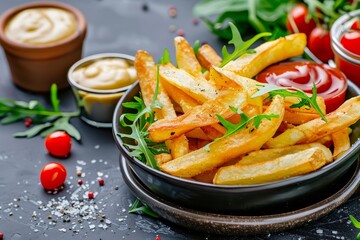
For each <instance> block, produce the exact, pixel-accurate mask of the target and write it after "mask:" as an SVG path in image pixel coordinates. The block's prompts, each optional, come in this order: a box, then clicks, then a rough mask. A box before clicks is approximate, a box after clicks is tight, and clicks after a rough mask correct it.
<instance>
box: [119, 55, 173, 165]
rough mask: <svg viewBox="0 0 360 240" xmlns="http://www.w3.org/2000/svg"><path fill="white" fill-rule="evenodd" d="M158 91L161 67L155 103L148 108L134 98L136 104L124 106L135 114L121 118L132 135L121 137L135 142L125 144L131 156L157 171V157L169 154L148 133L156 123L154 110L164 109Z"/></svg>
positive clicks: (161, 144)
mask: <svg viewBox="0 0 360 240" xmlns="http://www.w3.org/2000/svg"><path fill="white" fill-rule="evenodd" d="M164 55H165V52H164ZM158 89H159V66H157V68H156V88H155V93H154V98H153V102H152V103H151V104H150V105H149V106H146V105H145V103H144V101H143V100H142V99H141V98H140V97H134V100H135V102H127V103H124V104H123V106H124V107H126V108H129V109H132V110H133V111H134V112H135V113H124V114H122V115H121V116H120V124H121V126H123V127H128V128H130V133H120V137H122V138H127V139H130V140H133V143H124V145H125V146H126V147H127V148H128V149H129V150H130V155H131V156H132V157H136V158H137V159H139V160H140V161H143V162H144V163H145V164H146V165H148V166H150V167H152V168H155V169H159V167H158V166H157V163H156V161H155V155H156V154H159V153H161V152H167V151H166V150H167V149H166V147H165V144H164V143H154V142H152V141H151V140H150V138H149V132H148V128H149V126H150V125H151V124H152V123H154V122H155V113H154V111H153V109H156V108H161V107H162V105H161V103H160V102H159V101H157V100H156V98H157V95H158Z"/></svg>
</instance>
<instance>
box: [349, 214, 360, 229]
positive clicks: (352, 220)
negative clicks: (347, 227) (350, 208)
mask: <svg viewBox="0 0 360 240" xmlns="http://www.w3.org/2000/svg"><path fill="white" fill-rule="evenodd" d="M349 218H350V221H351V222H352V224H353V225H354V227H356V228H360V222H359V221H358V220H357V219H356V218H355V217H354V216H353V215H350V216H349Z"/></svg>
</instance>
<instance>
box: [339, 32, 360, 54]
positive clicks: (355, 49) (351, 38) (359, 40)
mask: <svg viewBox="0 0 360 240" xmlns="http://www.w3.org/2000/svg"><path fill="white" fill-rule="evenodd" d="M340 43H341V45H343V47H344V48H345V49H347V50H349V51H350V52H352V53H355V54H357V55H360V31H351V32H347V33H345V34H344V35H343V36H342V37H341V39H340Z"/></svg>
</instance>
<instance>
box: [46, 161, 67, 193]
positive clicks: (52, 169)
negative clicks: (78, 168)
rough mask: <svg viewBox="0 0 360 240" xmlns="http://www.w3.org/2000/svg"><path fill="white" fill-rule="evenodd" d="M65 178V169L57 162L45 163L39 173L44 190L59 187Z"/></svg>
mask: <svg viewBox="0 0 360 240" xmlns="http://www.w3.org/2000/svg"><path fill="white" fill-rule="evenodd" d="M65 179H66V169H65V167H64V166H63V165H61V164H60V163H57V162H51V163H48V164H46V165H45V166H44V167H43V169H42V170H41V173H40V182H41V184H42V185H43V187H44V188H45V189H46V190H54V189H56V188H59V187H61V186H62V185H63V184H64V182H65Z"/></svg>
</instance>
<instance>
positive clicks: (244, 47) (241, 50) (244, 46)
mask: <svg viewBox="0 0 360 240" xmlns="http://www.w3.org/2000/svg"><path fill="white" fill-rule="evenodd" d="M229 26H230V28H231V32H232V39H231V40H230V41H229V44H233V45H234V48H235V49H234V51H233V52H232V53H229V51H228V49H227V47H226V46H224V47H223V48H222V56H223V61H222V63H221V65H220V67H223V66H225V65H226V64H228V63H229V62H230V61H232V60H234V59H236V58H238V57H240V56H241V55H243V54H245V53H254V52H255V51H254V50H252V49H251V50H249V49H248V48H249V47H250V46H251V45H252V44H254V43H255V42H256V41H257V40H259V39H260V38H262V37H268V36H271V33H269V32H263V33H259V34H257V35H255V36H254V37H252V38H251V39H250V40H248V41H245V42H244V41H243V39H242V37H241V35H240V32H239V30H238V29H237V28H236V26H235V25H234V24H233V23H232V22H229Z"/></svg>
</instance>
